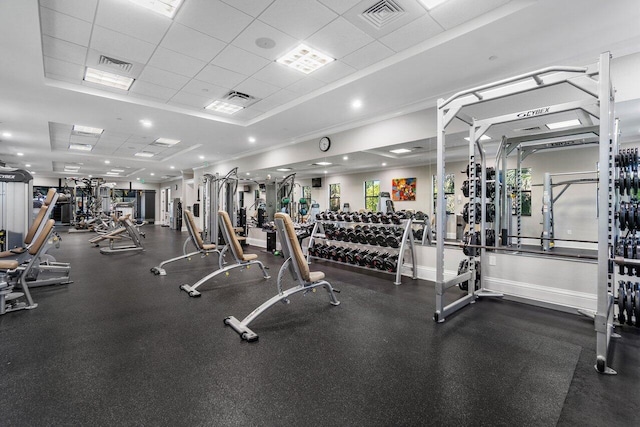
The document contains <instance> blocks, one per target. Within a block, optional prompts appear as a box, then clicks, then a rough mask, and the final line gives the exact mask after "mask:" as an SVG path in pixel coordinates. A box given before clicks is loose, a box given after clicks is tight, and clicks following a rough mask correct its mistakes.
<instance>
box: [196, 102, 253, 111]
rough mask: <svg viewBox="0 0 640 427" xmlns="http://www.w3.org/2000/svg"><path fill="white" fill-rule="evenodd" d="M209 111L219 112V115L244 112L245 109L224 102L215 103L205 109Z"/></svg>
mask: <svg viewBox="0 0 640 427" xmlns="http://www.w3.org/2000/svg"><path fill="white" fill-rule="evenodd" d="M204 108H205V109H207V110H211V111H217V112H219V113H226V114H233V113H237V112H238V111H240V110H242V109H243V108H244V107H241V106H239V105H235V104H229V103H228V102H224V101H213V102H212V103H211V104H209V105H207V106H206V107H204Z"/></svg>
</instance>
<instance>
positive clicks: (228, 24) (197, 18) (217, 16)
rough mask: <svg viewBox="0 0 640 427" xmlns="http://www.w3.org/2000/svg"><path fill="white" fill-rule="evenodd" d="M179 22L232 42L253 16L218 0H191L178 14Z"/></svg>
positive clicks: (177, 19)
mask: <svg viewBox="0 0 640 427" xmlns="http://www.w3.org/2000/svg"><path fill="white" fill-rule="evenodd" d="M175 20H176V22H179V23H181V24H183V25H186V26H187V27H191V28H193V29H194V30H198V31H200V32H203V33H205V34H208V35H210V36H212V37H215V38H217V39H220V40H222V41H224V42H227V43H230V42H231V41H232V40H233V39H234V38H236V37H237V36H238V34H240V33H241V32H242V30H244V29H245V28H246V27H247V26H248V25H249V24H250V23H251V21H253V18H252V17H251V16H249V15H247V14H246V13H244V12H241V11H239V10H238V9H235V8H233V7H231V6H229V5H228V4H225V3H222V2H221V1H218V0H189V1H186V2H185V3H184V4H183V5H182V9H181V10H180V13H178V14H177V15H176V18H175Z"/></svg>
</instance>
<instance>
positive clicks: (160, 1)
mask: <svg viewBox="0 0 640 427" xmlns="http://www.w3.org/2000/svg"><path fill="white" fill-rule="evenodd" d="M129 1H130V2H131V3H135V4H137V5H138V6H142V7H144V8H147V9H149V10H153V11H154V12H156V13H159V14H161V15H164V16H166V17H168V18H173V17H174V16H175V15H176V12H177V11H178V8H180V5H181V4H182V0H129Z"/></svg>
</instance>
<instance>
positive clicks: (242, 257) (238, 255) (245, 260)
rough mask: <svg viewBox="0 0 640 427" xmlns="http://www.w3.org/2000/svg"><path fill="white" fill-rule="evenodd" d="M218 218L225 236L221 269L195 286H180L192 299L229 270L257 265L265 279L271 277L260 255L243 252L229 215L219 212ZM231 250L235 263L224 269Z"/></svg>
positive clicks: (220, 259) (221, 255)
mask: <svg viewBox="0 0 640 427" xmlns="http://www.w3.org/2000/svg"><path fill="white" fill-rule="evenodd" d="M218 218H219V219H220V221H219V222H220V229H221V231H222V235H223V236H224V241H225V243H226V244H225V246H224V248H222V251H221V252H220V258H219V264H220V269H218V270H216V271H214V272H212V273H210V274H208V275H207V276H205V277H203V278H202V279H200V280H198V282H196V283H195V284H194V285H188V284H184V285H180V289H182V290H183V291H185V292H187V293H188V294H189V296H190V297H199V296H200V292H198V291H197V289H198V287H199V286H200V285H202V284H203V283H205V282H206V281H208V280H209V279H212V278H214V277H215V276H217V275H219V274H222V273H225V274H228V273H229V270H232V269H234V268H239V267H240V268H249V267H250V266H251V265H252V264H257V265H258V266H259V267H260V269H261V270H262V275H263V276H264V278H265V279H269V278H270V277H271V276H269V275H268V274H267V270H265V268H264V265H263V264H262V262H260V261H259V260H257V258H258V255H256V254H245V253H244V252H243V251H242V246H241V245H240V242H239V241H238V239H237V237H236V233H235V232H234V230H233V225H232V224H231V220H230V219H229V214H228V213H227V212H225V211H218ZM228 250H231V254H232V255H233V258H234V260H235V263H233V264H230V265H228V266H226V267H224V268H222V259H223V257H224V255H225V253H226V252H227V251H228Z"/></svg>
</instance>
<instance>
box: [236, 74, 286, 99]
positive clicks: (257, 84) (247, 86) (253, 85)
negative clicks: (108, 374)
mask: <svg viewBox="0 0 640 427" xmlns="http://www.w3.org/2000/svg"><path fill="white" fill-rule="evenodd" d="M234 90H237V91H238V92H242V93H246V94H248V95H251V96H253V97H255V98H266V97H267V96H269V95H272V94H274V93H276V92H277V91H278V90H279V88H278V87H277V86H273V85H270V84H268V83H265V82H262V81H260V80H256V79H254V78H253V77H249V78H248V79H247V80H245V81H243V82H242V83H240V84H239V85H238V86H236V87H235V88H234Z"/></svg>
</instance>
